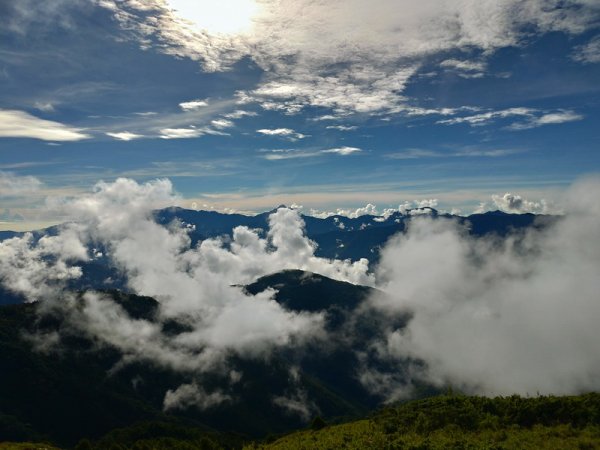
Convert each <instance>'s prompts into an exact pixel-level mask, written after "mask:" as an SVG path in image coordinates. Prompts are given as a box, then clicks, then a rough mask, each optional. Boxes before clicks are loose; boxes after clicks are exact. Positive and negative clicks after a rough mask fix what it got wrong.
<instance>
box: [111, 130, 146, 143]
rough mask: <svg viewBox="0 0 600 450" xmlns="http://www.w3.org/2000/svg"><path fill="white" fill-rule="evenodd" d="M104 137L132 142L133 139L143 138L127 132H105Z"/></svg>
mask: <svg viewBox="0 0 600 450" xmlns="http://www.w3.org/2000/svg"><path fill="white" fill-rule="evenodd" d="M106 135H107V136H110V137H112V138H115V139H117V140H119V141H132V140H133V139H141V138H143V137H144V136H143V135H141V134H136V133H130V132H129V131H118V132H114V133H111V132H107V133H106Z"/></svg>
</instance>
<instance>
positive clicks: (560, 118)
mask: <svg viewBox="0 0 600 450" xmlns="http://www.w3.org/2000/svg"><path fill="white" fill-rule="evenodd" d="M583 118H584V117H583V116H582V115H581V114H577V113H576V112H574V111H568V110H562V111H557V112H552V113H547V114H543V115H541V116H539V117H536V118H532V119H531V120H529V121H527V122H523V123H514V124H512V125H511V126H510V127H509V128H511V129H512V130H527V129H529V128H537V127H541V126H543V125H555V124H560V123H567V122H575V121H578V120H583Z"/></svg>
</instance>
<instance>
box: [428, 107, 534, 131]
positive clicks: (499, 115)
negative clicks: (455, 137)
mask: <svg viewBox="0 0 600 450" xmlns="http://www.w3.org/2000/svg"><path fill="white" fill-rule="evenodd" d="M535 113H537V110H535V109H532V108H522V107H518V108H508V109H503V110H499V111H487V112H484V113H479V114H474V115H471V116H464V117H454V118H452V119H443V120H438V122H437V123H440V124H444V125H456V124H459V123H467V124H469V125H471V126H478V125H487V124H488V123H490V122H493V121H494V120H496V119H505V118H507V117H515V116H516V117H533V116H534V114H535Z"/></svg>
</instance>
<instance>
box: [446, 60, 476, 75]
mask: <svg viewBox="0 0 600 450" xmlns="http://www.w3.org/2000/svg"><path fill="white" fill-rule="evenodd" d="M440 66H441V67H443V68H445V69H452V70H454V71H456V72H457V74H458V75H459V76H461V77H464V78H480V77H482V76H484V74H485V73H484V72H485V69H486V63H485V62H482V61H470V60H458V59H446V60H444V61H442V62H441V63H440Z"/></svg>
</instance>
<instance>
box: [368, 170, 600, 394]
mask: <svg viewBox="0 0 600 450" xmlns="http://www.w3.org/2000/svg"><path fill="white" fill-rule="evenodd" d="M599 194H600V179H598V178H597V177H596V178H591V179H586V180H583V181H580V182H578V183H576V184H575V185H574V186H573V187H572V188H571V189H570V191H569V193H568V195H567V196H566V200H565V213H566V214H565V216H564V217H562V218H561V219H560V220H557V221H556V222H554V223H553V225H547V226H546V227H545V228H543V229H541V230H540V229H530V230H528V231H525V232H523V233H520V234H515V235H513V236H511V237H510V238H508V239H506V240H494V239H475V238H470V237H468V235H467V233H466V230H465V229H463V228H461V226H460V225H458V224H457V223H456V222H454V221H450V220H445V219H438V220H431V219H429V218H422V219H413V221H412V222H411V223H410V226H409V229H408V231H407V233H406V234H404V235H399V236H396V237H394V238H393V239H392V240H391V241H390V242H389V244H388V245H387V246H386V248H385V249H384V250H383V251H382V254H381V263H380V266H379V268H378V271H377V273H378V276H379V280H380V281H381V282H382V285H384V289H385V290H386V292H387V296H385V297H379V296H378V297H376V298H373V299H372V302H373V303H372V304H373V307H374V308H376V309H380V310H383V311H386V312H387V314H390V315H394V314H400V313H406V312H407V311H410V312H411V314H412V319H411V320H410V321H409V323H408V325H407V326H406V328H401V329H393V328H390V329H388V330H387V332H386V336H385V338H384V339H383V340H381V341H378V342H376V343H373V345H372V350H373V352H375V353H376V354H378V355H379V357H380V358H381V360H382V361H388V362H389V361H391V362H394V361H395V362H397V363H401V364H402V365H403V366H404V367H408V370H407V372H406V374H407V376H408V380H410V379H411V378H412V380H414V379H420V380H425V381H426V382H430V383H432V384H435V385H438V386H444V385H452V386H455V387H458V388H460V389H464V390H466V391H468V392H475V393H483V394H509V393H515V392H516V393H521V394H526V393H535V392H540V393H544V394H548V393H555V394H568V393H576V392H581V391H593V390H597V389H598V374H599V373H600V357H599V356H598V352H597V351H596V350H595V349H596V343H597V340H598V332H597V324H596V320H595V318H596V317H598V316H599V315H600V303H599V302H598V295H597V292H598V288H599V285H598V276H597V268H598V267H599V265H600V246H599V245H598V243H599V242H600V234H599V230H600V204H599V202H598V199H599V198H600V195H599ZM506 200H507V201H510V199H509V198H507V199H506ZM513 205H514V199H513ZM516 206H522V203H520V202H519V201H517V203H516ZM411 361H421V363H417V364H413V363H412V362H411ZM423 363H424V364H423ZM366 373H367V375H368V376H367V375H365V380H367V381H368V380H373V379H387V380H388V381H389V380H390V377H387V378H385V376H386V373H385V371H383V372H382V371H380V370H376V369H374V368H371V369H370V370H368V371H367V372H366ZM388 375H390V374H388ZM391 375H393V374H391ZM382 377H384V378H382ZM392 381H393V380H392ZM405 381H406V378H405ZM406 387H407V386H404V388H406ZM394 388H403V385H402V383H401V382H400V381H399V380H398V382H397V383H394V382H392V383H389V389H388V392H387V394H388V395H393V389H394ZM398 392H402V389H400V391H398ZM404 392H406V390H404Z"/></svg>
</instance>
